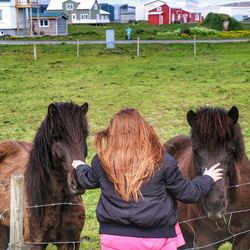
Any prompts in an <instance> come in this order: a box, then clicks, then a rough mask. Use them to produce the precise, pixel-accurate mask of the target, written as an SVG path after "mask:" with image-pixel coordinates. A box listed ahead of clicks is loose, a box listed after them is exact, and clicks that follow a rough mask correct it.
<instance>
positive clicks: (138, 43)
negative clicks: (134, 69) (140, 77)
mask: <svg viewBox="0 0 250 250" xmlns="http://www.w3.org/2000/svg"><path fill="white" fill-rule="evenodd" d="M139 56H140V38H139V37H137V57H139Z"/></svg>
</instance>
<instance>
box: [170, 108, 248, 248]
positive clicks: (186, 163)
mask: <svg viewBox="0 0 250 250" xmlns="http://www.w3.org/2000/svg"><path fill="white" fill-rule="evenodd" d="M238 116H239V111H238V109H237V107H232V108H231V109H230V110H229V111H228V112H227V111H226V110H224V109H221V108H207V107H205V108H200V109H198V110H197V111H196V112H194V111H192V110H190V111H189V112H188V113H187V120H188V123H189V125H190V126H191V137H189V136H177V137H174V138H172V139H170V140H169V141H167V143H165V148H166V150H167V151H168V152H169V153H170V154H172V155H173V156H174V157H175V158H176V159H177V161H178V163H179V166H180V168H181V171H182V172H183V174H184V175H185V176H187V177H188V178H189V179H192V178H194V177H196V176H197V175H201V174H202V173H203V172H204V171H205V168H209V167H211V166H212V165H214V164H215V163H218V162H220V166H221V167H222V168H223V169H224V173H223V179H222V180H220V181H218V182H216V184H215V185H214V186H213V187H212V189H211V190H210V192H209V194H208V195H207V196H206V197H205V198H204V199H203V200H202V201H200V202H199V203H197V204H189V205H187V204H183V203H179V204H178V206H179V221H180V222H181V221H188V222H187V223H184V222H182V223H181V229H182V231H183V233H184V236H185V240H186V243H187V244H186V246H185V247H184V248H187V247H190V248H193V247H194V246H195V245H196V246H197V247H204V246H207V247H204V248H202V249H217V248H218V246H219V245H220V244H222V242H223V241H225V239H226V238H228V240H231V241H232V243H233V248H234V249H237V250H246V249H249V248H250V220H249V219H248V218H249V215H250V212H249V209H250V192H249V188H250V185H245V184H250V162H249V160H248V158H247V156H246V154H245V150H244V140H243V136H242V133H241V129H240V125H239V123H238ZM238 184H239V185H240V186H235V185H238ZM241 184H244V185H241ZM239 210H241V211H242V210H244V212H238V213H234V212H235V211H239ZM194 218H200V219H196V220H192V219H194ZM190 219H191V220H190ZM236 234H237V236H233V235H236ZM194 242H195V243H194ZM216 242H217V243H216Z"/></svg>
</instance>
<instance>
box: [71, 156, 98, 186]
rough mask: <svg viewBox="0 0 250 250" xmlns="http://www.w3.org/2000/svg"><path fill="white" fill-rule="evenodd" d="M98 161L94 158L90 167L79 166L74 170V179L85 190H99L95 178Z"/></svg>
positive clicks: (96, 177) (96, 178)
mask: <svg viewBox="0 0 250 250" xmlns="http://www.w3.org/2000/svg"><path fill="white" fill-rule="evenodd" d="M98 164H99V160H98V158H97V156H95V157H94V158H93V160H92V162H91V167H90V166H89V165H87V164H86V165H85V164H84V165H79V166H77V168H76V178H77V181H78V182H79V184H80V185H81V186H82V187H83V188H86V189H93V188H99V187H100V185H99V181H98V176H97V174H96V173H97V172H98V171H97V167H98Z"/></svg>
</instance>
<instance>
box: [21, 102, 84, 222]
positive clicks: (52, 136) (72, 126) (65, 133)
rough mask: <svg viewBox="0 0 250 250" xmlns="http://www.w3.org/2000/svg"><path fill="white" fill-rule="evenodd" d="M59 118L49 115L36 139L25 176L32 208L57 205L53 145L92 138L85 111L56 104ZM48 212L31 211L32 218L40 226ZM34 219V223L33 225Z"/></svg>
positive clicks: (66, 104)
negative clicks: (54, 195) (89, 133)
mask: <svg viewBox="0 0 250 250" xmlns="http://www.w3.org/2000/svg"><path fill="white" fill-rule="evenodd" d="M53 105H54V106H55V108H56V110H57V112H56V114H49V113H48V114H47V116H46V117H45V119H44V121H43V122H42V123H41V126H40V128H39V129H38V131H37V134H36V136H35V138H34V145H33V149H32V151H31V154H30V158H29V161H28V164H27V169H26V173H25V182H26V193H27V202H28V205H29V206H35V205H43V204H47V203H52V202H53V197H52V194H53V192H52V189H53V185H54V183H53V177H54V166H53V161H52V153H51V145H52V142H53V140H56V139H57V138H60V139H62V138H63V140H65V141H67V140H68V139H69V138H73V139H71V140H73V141H74V140H77V141H81V140H85V139H86V137H87V135H88V124H87V120H86V118H85V116H84V114H83V112H82V110H81V107H80V106H78V105H76V104H73V103H54V104H53ZM44 209H45V208H42V207H41V208H39V209H30V216H31V217H32V218H33V219H34V220H35V221H36V224H37V225H38V226H39V224H40V223H41V221H42V218H43V214H44ZM33 219H32V221H33Z"/></svg>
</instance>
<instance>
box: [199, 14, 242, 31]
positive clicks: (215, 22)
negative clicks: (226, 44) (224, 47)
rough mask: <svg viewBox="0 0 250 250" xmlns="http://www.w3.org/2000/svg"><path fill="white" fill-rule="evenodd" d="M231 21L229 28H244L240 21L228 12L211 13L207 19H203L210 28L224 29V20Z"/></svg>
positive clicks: (204, 24)
mask: <svg viewBox="0 0 250 250" xmlns="http://www.w3.org/2000/svg"><path fill="white" fill-rule="evenodd" d="M227 20H228V21H229V27H228V30H242V29H243V26H242V24H241V23H240V22H238V21H237V20H236V19H234V18H233V17H230V16H229V15H226V14H216V13H212V12H211V13H209V14H208V15H207V16H206V18H205V20H204V21H203V23H202V25H203V26H205V27H207V28H210V29H216V30H223V29H224V28H223V22H224V21H227Z"/></svg>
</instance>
